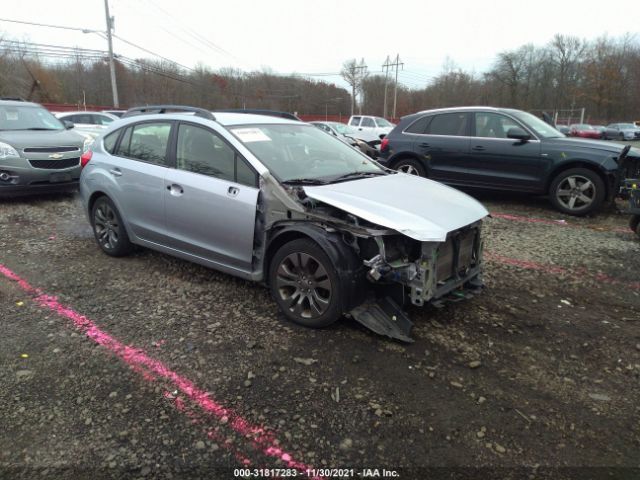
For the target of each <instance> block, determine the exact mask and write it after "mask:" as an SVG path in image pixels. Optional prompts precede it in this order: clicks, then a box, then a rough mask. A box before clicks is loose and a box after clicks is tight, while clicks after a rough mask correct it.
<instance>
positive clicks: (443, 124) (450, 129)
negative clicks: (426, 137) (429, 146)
mask: <svg viewBox="0 0 640 480" xmlns="http://www.w3.org/2000/svg"><path fill="white" fill-rule="evenodd" d="M467 122H468V115H467V114H466V113H443V114H441V115H436V116H435V117H434V118H433V120H431V123H430V124H429V128H428V132H427V133H430V134H431V135H452V136H465V135H468V134H467Z"/></svg>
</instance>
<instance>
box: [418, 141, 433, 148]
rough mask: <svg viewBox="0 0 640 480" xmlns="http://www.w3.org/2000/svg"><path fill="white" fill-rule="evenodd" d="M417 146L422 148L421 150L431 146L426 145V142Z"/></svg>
mask: <svg viewBox="0 0 640 480" xmlns="http://www.w3.org/2000/svg"><path fill="white" fill-rule="evenodd" d="M418 146H419V147H422V148H429V147H430V146H431V145H429V144H428V143H426V142H422V143H420V144H419V145H418Z"/></svg>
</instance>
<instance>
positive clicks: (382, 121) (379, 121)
mask: <svg viewBox="0 0 640 480" xmlns="http://www.w3.org/2000/svg"><path fill="white" fill-rule="evenodd" d="M376 123H377V124H378V126H379V127H393V123H390V122H387V121H386V120H385V119H384V118H381V117H376Z"/></svg>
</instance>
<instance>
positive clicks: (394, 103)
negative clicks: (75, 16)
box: [105, 0, 404, 118]
mask: <svg viewBox="0 0 640 480" xmlns="http://www.w3.org/2000/svg"><path fill="white" fill-rule="evenodd" d="M105 1H106V0H105ZM392 65H395V66H396V85H395V88H394V89H393V118H396V103H397V101H398V67H399V66H402V69H403V70H404V63H402V62H400V54H399V53H398V54H396V62H395V63H392Z"/></svg>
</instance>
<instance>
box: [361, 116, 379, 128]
mask: <svg viewBox="0 0 640 480" xmlns="http://www.w3.org/2000/svg"><path fill="white" fill-rule="evenodd" d="M360 126H361V127H371V128H375V127H376V123H375V122H374V121H373V118H366V117H365V118H363V119H362V124H361V125H360Z"/></svg>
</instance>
